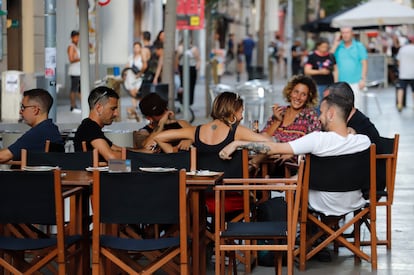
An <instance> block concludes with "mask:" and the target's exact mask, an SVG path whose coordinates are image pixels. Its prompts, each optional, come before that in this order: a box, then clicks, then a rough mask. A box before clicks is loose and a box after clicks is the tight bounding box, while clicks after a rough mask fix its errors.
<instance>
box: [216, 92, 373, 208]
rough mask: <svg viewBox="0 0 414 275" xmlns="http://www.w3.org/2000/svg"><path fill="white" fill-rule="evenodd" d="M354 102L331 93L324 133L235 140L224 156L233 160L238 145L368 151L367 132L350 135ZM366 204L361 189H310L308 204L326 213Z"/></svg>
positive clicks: (286, 150) (325, 152)
mask: <svg viewBox="0 0 414 275" xmlns="http://www.w3.org/2000/svg"><path fill="white" fill-rule="evenodd" d="M351 109H352V103H351V102H350V101H349V100H348V99H347V98H345V97H343V96H340V95H335V94H331V95H328V96H326V97H325V98H324V99H323V100H322V103H321V108H320V111H321V114H320V116H319V120H320V121H321V125H322V130H323V131H322V132H312V133H310V134H307V135H305V136H303V137H301V138H299V139H296V140H294V141H291V142H287V143H274V142H249V141H233V142H232V143H230V144H229V145H227V146H226V147H225V148H224V149H223V150H221V151H220V153H219V156H220V157H221V158H222V159H230V158H231V154H232V153H233V152H234V151H235V150H236V149H238V148H247V149H249V150H253V151H255V152H257V153H262V154H268V155H273V154H295V155H299V154H307V153H311V154H314V155H316V156H320V157H324V156H337V155H345V154H353V153H357V152H361V151H364V150H366V149H367V148H368V147H369V146H370V144H371V142H370V140H369V138H368V137H367V136H365V135H358V134H357V135H354V134H349V133H348V129H347V123H346V121H347V118H348V116H349V113H350V111H351ZM364 204H365V200H364V198H363V196H362V192H361V190H356V191H347V192H326V191H316V190H309V206H310V207H311V208H313V209H314V210H316V211H319V212H321V213H323V214H325V215H343V214H346V213H348V212H351V211H354V210H356V209H359V208H360V207H361V206H363V205H364Z"/></svg>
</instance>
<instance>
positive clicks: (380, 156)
mask: <svg viewBox="0 0 414 275" xmlns="http://www.w3.org/2000/svg"><path fill="white" fill-rule="evenodd" d="M399 140H400V135H398V134H395V135H394V138H386V137H379V138H378V140H377V144H376V146H377V156H376V158H377V192H382V191H384V189H386V192H387V193H388V194H387V195H388V196H390V197H391V198H392V197H393V193H394V184H395V174H396V169H397V157H398V146H399Z"/></svg>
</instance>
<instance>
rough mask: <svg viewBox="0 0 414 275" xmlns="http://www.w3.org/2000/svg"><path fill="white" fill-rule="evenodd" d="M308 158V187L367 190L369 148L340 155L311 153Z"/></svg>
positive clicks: (327, 189) (316, 188)
mask: <svg viewBox="0 0 414 275" xmlns="http://www.w3.org/2000/svg"><path fill="white" fill-rule="evenodd" d="M310 159H311V161H310V178H309V189H312V190H318V191H328V192H346V191H354V190H363V191H365V190H369V180H370V164H369V163H370V162H369V160H370V148H368V149H367V150H364V151H361V152H359V153H355V154H347V155H340V156H329V157H318V156H315V155H311V156H310ZM306 165H308V164H306ZM339 167H340V169H338V168H339Z"/></svg>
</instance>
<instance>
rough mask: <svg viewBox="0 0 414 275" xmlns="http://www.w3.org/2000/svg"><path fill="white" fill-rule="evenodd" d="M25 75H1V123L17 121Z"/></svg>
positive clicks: (6, 73) (12, 73) (16, 72)
mask: <svg viewBox="0 0 414 275" xmlns="http://www.w3.org/2000/svg"><path fill="white" fill-rule="evenodd" d="M24 76H25V74H24V73H23V72H20V71H5V72H3V73H2V82H1V83H2V87H1V119H2V121H18V120H19V118H20V114H19V110H20V104H21V100H22V92H23V89H24V85H23V84H24V83H23V81H24Z"/></svg>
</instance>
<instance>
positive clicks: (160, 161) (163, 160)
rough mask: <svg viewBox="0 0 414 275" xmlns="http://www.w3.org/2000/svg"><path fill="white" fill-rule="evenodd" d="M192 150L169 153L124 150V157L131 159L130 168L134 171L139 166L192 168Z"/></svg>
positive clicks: (188, 169)
mask: <svg viewBox="0 0 414 275" xmlns="http://www.w3.org/2000/svg"><path fill="white" fill-rule="evenodd" d="M191 152H192V151H191V150H190V151H179V152H176V153H170V154H162V153H161V154H150V153H143V152H133V151H129V150H126V155H125V157H123V158H125V159H130V160H131V169H132V171H136V170H138V169H139V167H171V168H177V169H186V170H187V171H191V170H194V169H193V167H192V164H191V159H192V157H191V155H192V153H191Z"/></svg>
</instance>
